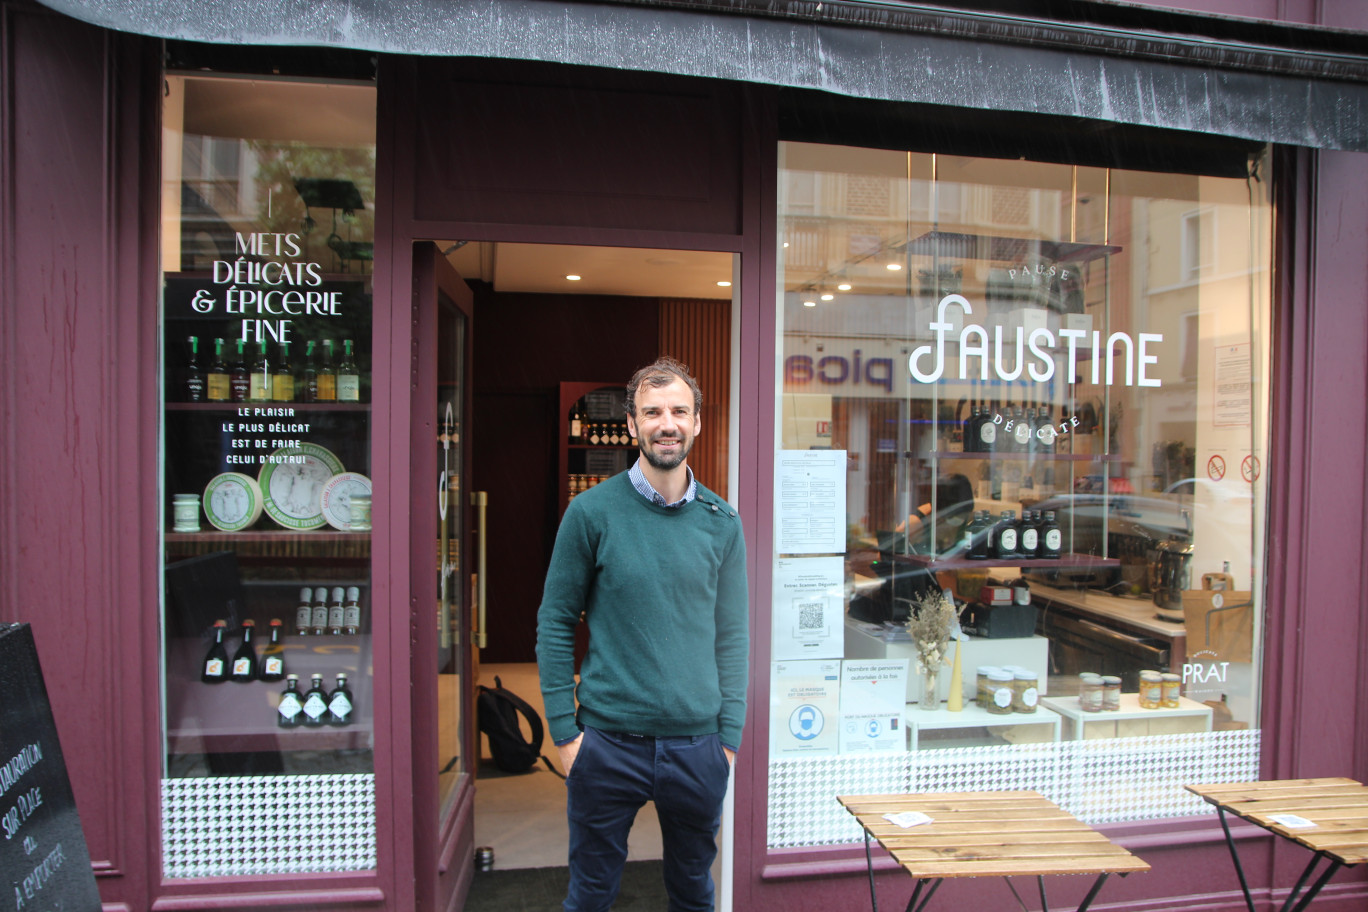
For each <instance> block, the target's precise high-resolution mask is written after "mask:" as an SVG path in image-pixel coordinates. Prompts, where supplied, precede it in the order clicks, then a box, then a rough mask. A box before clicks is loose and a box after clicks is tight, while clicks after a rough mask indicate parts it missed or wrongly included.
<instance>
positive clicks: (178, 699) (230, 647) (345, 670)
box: [166, 634, 374, 755]
mask: <svg viewBox="0 0 1368 912" xmlns="http://www.w3.org/2000/svg"><path fill="white" fill-rule="evenodd" d="M238 642H239V641H238V639H237V637H236V635H230V636H228V637H225V642H224V648H225V649H226V650H227V652H228V656H229V658H232V655H233V651H234V650H235V649H237V646H238ZM205 648H206V647H205V645H204V641H202V640H200V639H176V640H173V641H172V642H171V643H170V644H169V648H168V654H167V670H166V720H167V721H166V743H167V751H168V752H169V753H171V754H173V755H183V754H213V753H242V752H260V751H267V752H274V751H295V750H361V749H368V748H371V747H373V746H374V745H373V742H374V736H373V725H372V721H373V717H372V713H371V709H372V705H373V702H374V701H373V697H372V689H371V677H370V663H371V657H370V637H369V636H368V635H365V634H362V635H359V636H319V637H299V636H287V637H286V638H285V641H284V654H285V672H286V673H287V674H297V675H299V693H300V696H301V698H302V697H303V695H304V694H305V693H306V692H307V691H308V689H309V681H310V676H311V675H314V674H321V675H323V686H324V687H326V688H327V689H328V690H332V688H333V687H334V686H335V685H336V683H337V675H338V674H339V673H340V674H345V675H346V676H347V686H348V687H349V688H350V689H351V692H352V703H353V706H354V709H353V710H352V723H351V724H350V725H347V726H343V727H336V728H335V727H332V726H327V725H324V726H320V727H318V728H306V727H304V726H299V727H297V728H281V727H280V726H278V725H277V724H276V707H277V706H278V705H279V704H280V695H281V693H282V692H284V690H285V682H284V681H283V680H282V681H272V682H267V681H252V682H250V683H247V684H239V683H237V682H235V681H224V682H222V683H220V684H205V683H204V682H203V681H201V680H200V667H199V663H200V662H201V661H202V660H203V658H204V656H203V652H204V650H205ZM263 653H264V648H263V647H262V646H258V647H257V655H258V656H261V655H262V654H263Z"/></svg>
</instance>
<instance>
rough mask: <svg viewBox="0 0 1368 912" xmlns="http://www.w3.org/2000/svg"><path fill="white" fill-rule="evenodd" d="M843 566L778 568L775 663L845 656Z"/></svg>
mask: <svg viewBox="0 0 1368 912" xmlns="http://www.w3.org/2000/svg"><path fill="white" fill-rule="evenodd" d="M844 618H845V565H844V561H843V560H842V558H839V557H788V558H779V559H778V560H776V561H775V562H774V623H773V624H772V625H771V628H770V629H771V630H772V631H773V637H774V640H773V643H772V646H773V650H774V652H773V657H774V659H775V660H776V661H777V660H780V659H839V658H840V657H841V655H842V654H843V653H844V652H845V641H844V633H843V627H842V623H843V621H844Z"/></svg>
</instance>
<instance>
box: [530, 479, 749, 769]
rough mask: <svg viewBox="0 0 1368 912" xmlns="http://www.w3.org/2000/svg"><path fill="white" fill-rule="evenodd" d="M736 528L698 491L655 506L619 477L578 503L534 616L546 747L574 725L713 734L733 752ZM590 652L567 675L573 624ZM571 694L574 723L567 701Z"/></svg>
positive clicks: (741, 658) (742, 631) (741, 619)
mask: <svg viewBox="0 0 1368 912" xmlns="http://www.w3.org/2000/svg"><path fill="white" fill-rule="evenodd" d="M747 599H748V597H747V587H746V543H745V539H744V538H743V536H742V532H741V520H740V518H739V517H738V516H737V515H736V511H735V510H733V509H732V508H731V507H730V506H729V505H728V504H727V503H726V502H725V501H724V500H722V499H721V498H720V497H718V496H717V495H716V494H714V493H713V492H712V491H709V490H707V489H706V488H704V487H703V486H702V485H699V486H698V494H697V497H696V498H695V499H694V500H693V501H691V502H690V503H688V504H686V505H685V506H683V507H677V508H670V507H660V506H656V505H655V504H653V503H651V502H650V501H648V500H647V499H646V498H644V497H642V496H641V495H640V494H638V493H637V491H636V489H635V488H633V487H632V483H631V481H630V480H629V479H628V477H627V473H626V472H622V473H620V474H618V475H615V476H613V477H612V478H610V479H609V480H607V481H606V482H604V483H602V484H599V485H597V486H595V487H593V488H590V489H589V490H588V491H585V492H584V493H582V494H579V495H578V496H576V497H575V499H574V500H573V501H571V502H570V507H569V509H567V510H566V511H565V518H564V519H562V520H561V526H560V531H559V532H558V533H557V534H556V547H555V551H554V552H553V553H552V555H551V566H550V568H549V569H548V571H547V574H546V587H545V591H544V593H543V595H542V603H541V609H540V610H539V611H538V613H537V664H538V670H539V671H540V674H541V689H542V697H543V698H544V700H545V702H546V719H547V725H548V728H549V730H550V733H551V738H552V739H553V740H554V741H557V742H562V741H566V740H568V739H570V738H573V737H575V735H576V734H578V732H579V731H580V726H582V725H588V726H591V727H593V728H597V729H600V730H603V731H611V732H630V733H633V734H641V735H657V736H667V735H704V734H710V733H712V732H717V733H718V734H719V735H720V737H721V741H722V743H723V744H725V745H727V746H728V747H730V748H732V749H733V750H734V749H736V748H739V747H740V746H741V727H742V724H743V723H744V722H745V717H746V678H747V668H746V666H747V656H748V651H749V623H750V619H749V611H748V600H747ZM581 612H583V613H584V617H585V619H586V620H587V622H588V625H589V651H588V653H587V654H586V655H585V657H584V660H583V662H582V663H581V666H580V681H579V686H578V688H577V687H576V685H575V676H574V650H575V626H576V625H577V624H578V623H579V619H580V614H581ZM577 698H578V703H579V712H578V719H579V725H577V724H576V709H575V703H576V699H577Z"/></svg>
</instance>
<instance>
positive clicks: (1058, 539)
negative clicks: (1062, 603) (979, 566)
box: [961, 510, 1064, 560]
mask: <svg viewBox="0 0 1368 912" xmlns="http://www.w3.org/2000/svg"><path fill="white" fill-rule="evenodd" d="M1063 544H1064V536H1063V535H1062V533H1061V532H1060V530H1059V523H1058V522H1056V521H1055V512H1054V510H1044V511H1041V510H1023V511H1022V512H1021V518H1020V519H1017V515H1016V511H1014V510H1003V511H1002V513H1001V515H999V516H998V518H997V519H994V518H993V513H992V511H991V510H978V511H976V512H975V513H974V518H973V520H971V521H970V523H969V524H968V525H967V526H965V527H964V531H963V533H962V549H961V553H962V556H964V557H967V558H969V559H970V560H1058V559H1059V556H1060V553H1061V551H1062V550H1063Z"/></svg>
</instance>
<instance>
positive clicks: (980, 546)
mask: <svg viewBox="0 0 1368 912" xmlns="http://www.w3.org/2000/svg"><path fill="white" fill-rule="evenodd" d="M971 526H972V528H973V530H974V532H973V538H972V544H971V545H970V546H969V558H970V560H986V559H987V558H988V547H989V544H988V543H989V540H990V538H991V536H990V535H989V530H990V529H991V528H992V526H993V522H992V514H991V513H989V512H988V511H987V510H979V511H977V512H975V513H974V521H973V523H972V524H971Z"/></svg>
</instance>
